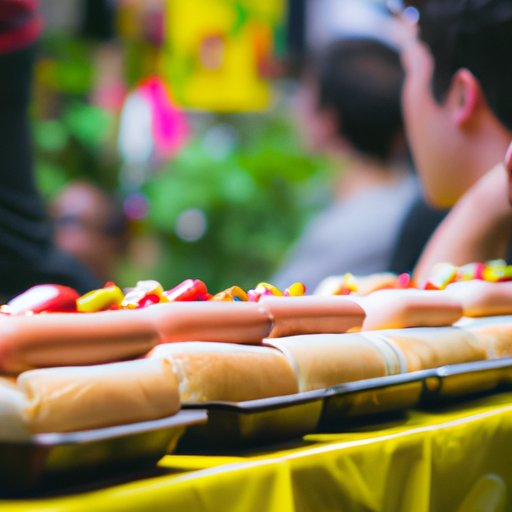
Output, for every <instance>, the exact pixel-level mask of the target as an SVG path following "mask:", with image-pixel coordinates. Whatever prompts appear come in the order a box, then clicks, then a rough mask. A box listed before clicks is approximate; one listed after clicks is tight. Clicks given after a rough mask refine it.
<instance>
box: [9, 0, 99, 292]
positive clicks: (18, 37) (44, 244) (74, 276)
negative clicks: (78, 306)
mask: <svg viewBox="0 0 512 512" xmlns="http://www.w3.org/2000/svg"><path fill="white" fill-rule="evenodd" d="M40 24H41V23H40V20H39V17H38V16H37V14H36V2H35V1H28V0H26V1H22V0H16V1H15V0H0V302H3V301H5V300H6V299H7V298H9V297H12V296H13V295H16V294H18V293H20V292H22V291H24V290H25V289H27V288H29V287H30V286H33V285H35V284H40V283H57V284H64V285H68V286H72V287H73V288H75V289H77V291H79V292H80V293H84V292H86V291H88V290H91V289H93V288H97V287H99V286H101V282H100V281H99V280H98V279H97V278H96V277H94V276H93V275H91V273H90V272H89V271H87V270H86V269H85V268H84V267H83V266H82V265H81V264H79V263H78V262H77V261H75V260H74V259H73V258H72V257H71V256H69V255H67V254H64V253H63V252H61V251H59V250H58V249H57V248H56V247H55V245H54V244H53V237H52V229H51V225H50V222H49V220H48V216H47V212H46V208H45V205H44V203H43V201H42V199H41V197H40V194H39V192H38V190H37V188H36V185H35V181H34V161H33V152H32V139H31V134H30V129H31V127H30V121H29V116H28V104H29V100H30V89H31V83H32V67H33V60H34V54H35V49H34V40H35V39H36V38H37V36H38V34H39V30H40Z"/></svg>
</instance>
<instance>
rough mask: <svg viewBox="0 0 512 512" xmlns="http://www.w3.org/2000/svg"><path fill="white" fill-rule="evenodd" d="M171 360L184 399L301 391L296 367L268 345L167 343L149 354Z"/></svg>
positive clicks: (252, 396) (253, 396)
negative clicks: (294, 368)
mask: <svg viewBox="0 0 512 512" xmlns="http://www.w3.org/2000/svg"><path fill="white" fill-rule="evenodd" d="M148 357H149V358H163V359H165V360H167V361H168V362H169V363H171V365H172V368H173V370H174V372H175V373H176V375H177V376H178V378H179V383H180V384H179V385H180V395H181V400H182V401H183V402H209V401H229V402H241V401H245V400H255V399H258V398H267V397H271V396H278V395H288V394H291V393H296V392H297V383H296V378H295V375H294V373H293V370H292V368H291V366H290V364H289V363H288V361H287V360H286V358H285V357H283V355H282V354H281V353H280V352H279V351H277V350H274V349H271V348H268V347H251V346H246V345H236V344H232V343H211V342H209V343H201V342H189V343H165V344H162V345H159V346H158V347H156V348H155V349H154V350H152V351H151V353H150V354H148Z"/></svg>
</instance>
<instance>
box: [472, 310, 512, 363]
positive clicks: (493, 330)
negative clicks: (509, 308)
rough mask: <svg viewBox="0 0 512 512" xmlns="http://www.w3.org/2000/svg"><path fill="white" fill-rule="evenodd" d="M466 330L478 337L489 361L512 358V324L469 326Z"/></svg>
mask: <svg viewBox="0 0 512 512" xmlns="http://www.w3.org/2000/svg"><path fill="white" fill-rule="evenodd" d="M498 318H499V317H498ZM498 318H497V319H498ZM466 329H468V330H470V331H472V332H473V333H474V334H475V335H476V336H477V337H478V340H479V342H480V344H481V346H482V347H483V348H484V350H485V353H486V358H487V359H498V358H500V357H509V356H512V323H508V324H507V323H501V324H500V323H493V324H483V325H481V324H480V325H479V324H478V323H476V324H475V325H473V326H471V325H468V326H467V327H466Z"/></svg>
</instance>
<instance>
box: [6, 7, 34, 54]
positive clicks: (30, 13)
mask: <svg viewBox="0 0 512 512" xmlns="http://www.w3.org/2000/svg"><path fill="white" fill-rule="evenodd" d="M37 7H38V1H37V0H0V52H1V53H4V52H12V51H15V50H18V49H20V48H23V47H24V46H27V45H29V44H30V43H33V42H34V41H35V40H36V39H37V37H38V36H39V33H40V32H41V27H42V22H41V18H40V16H39V15H38V12H37Z"/></svg>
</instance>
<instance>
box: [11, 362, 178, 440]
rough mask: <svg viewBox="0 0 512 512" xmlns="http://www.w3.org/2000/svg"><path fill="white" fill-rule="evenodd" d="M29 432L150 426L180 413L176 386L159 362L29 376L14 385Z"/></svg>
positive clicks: (168, 370)
mask: <svg viewBox="0 0 512 512" xmlns="http://www.w3.org/2000/svg"><path fill="white" fill-rule="evenodd" d="M17 384H18V387H19V389H20V391H21V392H22V393H24V394H25V396H26V399H27V401H28V405H27V407H26V409H25V411H24V417H25V418H24V419H25V423H26V425H27V427H28V428H29V429H30V430H31V431H32V432H34V433H35V432H69V431H76V430H84V429H91V428H99V427H107V426H111V425H121V424H125V423H133V422H138V421H145V420H152V419H156V418H162V417H164V416H169V415H171V414H174V413H176V412H177V411H178V409H179V406H180V404H179V395H178V381H177V378H176V376H175V375H174V373H173V372H172V370H171V367H170V365H169V364H168V363H167V362H165V361H161V360H154V361H150V360H144V359H142V360H137V361H129V362H124V363H114V364H105V365H98V366H81V367H62V368H46V369H40V370H31V371H28V372H25V373H22V374H21V375H20V376H19V377H18V380H17Z"/></svg>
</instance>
